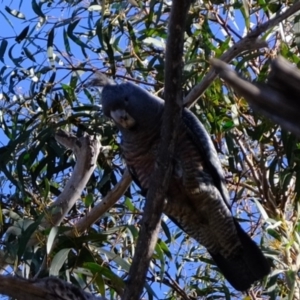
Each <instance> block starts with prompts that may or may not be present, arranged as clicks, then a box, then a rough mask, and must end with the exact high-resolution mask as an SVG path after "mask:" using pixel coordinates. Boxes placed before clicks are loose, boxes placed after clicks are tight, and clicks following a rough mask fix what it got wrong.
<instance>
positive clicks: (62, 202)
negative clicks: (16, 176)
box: [27, 130, 100, 247]
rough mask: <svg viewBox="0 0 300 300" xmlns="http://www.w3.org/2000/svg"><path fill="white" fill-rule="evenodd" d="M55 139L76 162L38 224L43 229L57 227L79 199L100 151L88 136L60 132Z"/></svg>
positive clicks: (33, 238) (31, 240)
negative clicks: (74, 157) (62, 187)
mask: <svg viewBox="0 0 300 300" xmlns="http://www.w3.org/2000/svg"><path fill="white" fill-rule="evenodd" d="M55 138H56V140H57V141H58V142H59V143H61V144H63V145H64V146H65V147H67V148H70V149H71V150H72V151H73V152H74V154H75V155H76V159H77V161H76V165H75V168H74V171H73V174H72V176H71V178H70V179H69V181H68V182H67V184H66V186H65V187H64V189H63V191H62V193H61V194H60V195H59V196H58V198H57V200H56V201H55V202H54V203H53V204H52V205H51V206H50V208H49V210H48V211H47V212H46V216H45V218H44V219H43V220H42V222H41V224H40V225H41V226H42V227H43V228H49V227H52V226H57V225H59V224H60V222H61V221H62V220H63V218H64V216H65V215H66V214H67V213H68V212H69V211H70V209H71V208H72V207H73V205H74V204H75V202H76V201H77V200H78V199H79V198H80V197H81V193H82V191H83V189H84V188H85V187H86V184H87V182H88V180H89V179H90V176H91V175H92V173H93V172H94V170H95V168H96V166H97V157H98V155H99V151H100V143H99V141H97V140H96V139H91V137H90V136H84V137H81V138H76V137H75V136H72V135H69V134H67V133H66V132H64V131H62V130H60V131H58V132H57V133H56V135H55ZM36 243H37V239H36V238H35V237H32V238H31V239H30V241H29V242H28V245H27V246H28V247H30V246H33V245H34V244H36Z"/></svg>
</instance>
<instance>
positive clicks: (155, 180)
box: [122, 0, 190, 300]
mask: <svg viewBox="0 0 300 300" xmlns="http://www.w3.org/2000/svg"><path fill="white" fill-rule="evenodd" d="M189 6H190V1H187V0H186V1H182V0H174V1H173V5H172V9H171V14H170V21H169V38H168V41H167V49H166V65H165V110H164V115H163V124H162V131H161V137H162V138H161V143H160V145H159V150H158V159H157V164H156V165H157V167H156V168H155V170H154V173H153V174H152V177H151V182H150V189H149V191H148V194H147V201H146V205H145V210H144V215H143V219H142V228H141V231H140V236H139V239H138V243H137V248H136V253H135V255H134V258H133V262H132V266H131V268H130V272H129V280H128V284H127V285H126V289H125V292H124V295H123V298H122V299H123V300H129V299H130V300H138V299H139V297H140V295H141V293H142V290H143V286H144V282H145V278H146V274H147V270H148V267H149V263H150V260H151V258H152V255H153V251H154V247H155V244H156V241H157V235H158V232H159V229H160V218H161V214H162V210H163V206H164V200H165V194H166V191H167V188H168V186H169V181H170V178H171V172H172V166H171V157H173V153H174V148H175V143H176V135H177V134H176V132H177V130H176V128H177V126H178V124H179V120H180V117H181V113H182V94H181V78H182V66H183V63H182V55H183V41H184V39H183V37H184V31H185V20H186V15H187V12H188V9H189Z"/></svg>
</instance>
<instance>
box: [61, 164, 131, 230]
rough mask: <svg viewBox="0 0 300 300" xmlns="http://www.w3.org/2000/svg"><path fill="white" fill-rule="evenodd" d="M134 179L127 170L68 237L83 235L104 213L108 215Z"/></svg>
mask: <svg viewBox="0 0 300 300" xmlns="http://www.w3.org/2000/svg"><path fill="white" fill-rule="evenodd" d="M131 181H132V179H131V176H130V174H129V172H128V170H127V169H126V170H125V172H124V174H123V176H122V178H121V180H120V181H119V182H118V183H117V184H116V185H115V186H114V187H113V189H112V190H111V191H110V192H108V194H107V195H106V196H105V197H104V198H103V199H102V201H101V202H100V203H99V204H97V205H96V206H95V207H93V209H92V210H91V211H90V212H89V213H87V214H86V216H84V217H83V218H81V219H80V220H79V221H78V222H76V223H75V224H74V229H73V230H72V231H68V232H67V233H66V234H67V235H73V234H74V233H82V232H83V231H84V230H86V229H87V228H89V227H90V226H91V225H92V224H93V223H95V222H96V221H97V220H98V219H99V218H100V217H101V216H102V215H103V214H104V213H106V212H107V211H108V210H109V209H110V208H111V207H112V206H113V205H114V204H115V203H116V202H117V201H118V200H119V199H120V198H121V197H122V196H123V195H124V193H125V191H126V190H127V189H128V187H129V186H130V183H131Z"/></svg>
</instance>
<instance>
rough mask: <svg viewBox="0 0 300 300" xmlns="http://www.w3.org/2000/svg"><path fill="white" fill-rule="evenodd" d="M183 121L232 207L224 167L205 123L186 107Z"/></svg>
mask: <svg viewBox="0 0 300 300" xmlns="http://www.w3.org/2000/svg"><path fill="white" fill-rule="evenodd" d="M183 122H184V124H185V126H186V129H187V132H188V134H189V136H190V137H191V139H192V140H193V142H194V144H195V146H196V147H197V149H198V150H199V154H200V155H201V157H202V160H203V162H204V163H205V164H206V167H207V168H208V170H209V171H210V172H209V173H210V175H211V177H212V179H213V181H214V184H215V186H216V187H217V189H218V190H219V191H220V193H221V195H222V198H223V199H224V201H225V203H226V204H227V206H228V207H229V208H230V201H229V194H228V191H227V188H226V184H225V178H224V173H223V169H222V166H221V163H220V160H219V157H218V154H217V152H216V150H215V147H214V145H213V143H212V141H211V138H210V136H209V135H208V133H207V131H206V129H205V128H204V126H203V124H202V123H200V122H199V120H198V119H197V118H196V116H195V115H194V114H193V113H191V112H190V111H189V110H188V109H184V111H183Z"/></svg>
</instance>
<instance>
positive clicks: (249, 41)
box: [184, 1, 300, 107]
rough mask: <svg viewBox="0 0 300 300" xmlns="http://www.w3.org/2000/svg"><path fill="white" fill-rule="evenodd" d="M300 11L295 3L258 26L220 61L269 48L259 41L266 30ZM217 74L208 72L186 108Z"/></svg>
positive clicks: (221, 57)
mask: <svg viewBox="0 0 300 300" xmlns="http://www.w3.org/2000/svg"><path fill="white" fill-rule="evenodd" d="M298 10H300V2H299V1H297V2H295V3H294V4H293V5H292V6H291V7H290V8H289V9H287V10H286V11H285V12H284V13H282V14H280V15H277V16H276V17H275V18H273V19H271V20H269V21H267V22H265V23H264V24H262V25H259V26H257V27H256V28H255V29H254V30H253V31H251V32H250V33H249V34H248V35H247V36H245V37H244V38H243V39H241V40H240V41H238V42H237V43H236V44H235V45H233V46H232V47H231V48H230V49H229V50H228V51H226V52H225V53H224V54H222V55H221V56H220V60H221V61H223V62H227V63H229V62H230V61H232V60H233V59H234V58H235V57H237V56H238V55H239V54H241V53H242V52H244V51H253V50H256V49H259V48H264V47H267V43H266V42H265V41H262V40H258V37H259V35H261V34H262V33H263V32H265V31H266V30H268V29H270V28H272V27H274V26H276V25H277V24H279V23H280V22H282V21H283V20H285V19H287V18H288V17H290V16H291V15H293V14H294V13H296V12H297V11H298ZM216 76H217V74H216V72H215V70H214V67H211V69H210V70H209V71H208V73H207V74H206V76H205V77H204V78H203V80H202V81H201V83H199V84H198V85H196V86H195V87H194V88H193V89H192V90H191V91H190V92H189V94H188V95H187V97H186V98H185V99H184V106H186V107H190V106H192V105H193V104H194V102H196V101H197V100H198V98H199V97H200V96H201V95H202V94H203V93H204V91H205V90H206V89H207V88H208V87H209V85H210V84H211V83H212V82H213V80H214V79H215V78H216Z"/></svg>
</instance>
